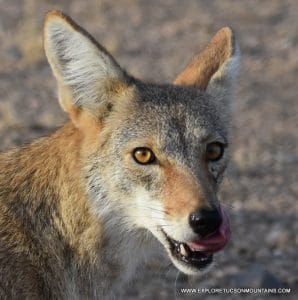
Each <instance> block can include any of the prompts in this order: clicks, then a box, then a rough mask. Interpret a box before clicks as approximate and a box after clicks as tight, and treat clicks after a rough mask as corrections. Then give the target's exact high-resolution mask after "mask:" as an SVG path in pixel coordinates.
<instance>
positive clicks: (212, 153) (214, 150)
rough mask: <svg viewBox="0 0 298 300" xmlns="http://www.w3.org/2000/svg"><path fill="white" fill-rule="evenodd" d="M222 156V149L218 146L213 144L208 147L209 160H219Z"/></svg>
mask: <svg viewBox="0 0 298 300" xmlns="http://www.w3.org/2000/svg"><path fill="white" fill-rule="evenodd" d="M221 155H222V147H221V146H220V145H218V144H212V145H210V146H209V147H208V158H209V159H211V160H215V159H219V158H220V157H221Z"/></svg>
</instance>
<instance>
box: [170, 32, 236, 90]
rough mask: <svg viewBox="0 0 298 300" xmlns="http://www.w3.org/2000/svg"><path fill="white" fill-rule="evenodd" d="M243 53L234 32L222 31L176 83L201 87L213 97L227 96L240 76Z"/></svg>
mask: <svg viewBox="0 0 298 300" xmlns="http://www.w3.org/2000/svg"><path fill="white" fill-rule="evenodd" d="M239 58H240V51H239V48H238V45H237V43H236V40H235V36H234V34H233V31H232V30H231V28H229V27H225V28H222V29H221V30H219V31H218V32H217V33H216V35H215V36H214V37H213V38H212V40H211V41H210V42H209V44H208V45H207V47H206V48H205V49H204V50H203V51H202V52H201V53H199V54H198V55H196V56H195V57H194V58H193V59H192V61H191V62H190V63H189V64H188V65H187V66H186V68H185V69H184V70H183V71H182V72H181V73H180V74H179V75H178V76H177V78H176V79H175V82H174V83H175V84H178V85H186V86H193V87H198V88H200V89H203V90H207V91H208V92H209V93H210V94H217V95H218V94H219V95H220V96H222V95H225V94H227V93H228V92H229V91H230V89H231V85H232V83H233V81H234V78H235V77H236V76H237V74H238V72H237V71H238V66H239Z"/></svg>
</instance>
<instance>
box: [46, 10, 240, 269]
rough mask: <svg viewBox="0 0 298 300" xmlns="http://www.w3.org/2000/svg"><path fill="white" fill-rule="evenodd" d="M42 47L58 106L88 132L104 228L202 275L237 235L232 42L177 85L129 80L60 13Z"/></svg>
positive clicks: (216, 43) (224, 41) (235, 54)
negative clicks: (230, 177) (144, 237)
mask: <svg viewBox="0 0 298 300" xmlns="http://www.w3.org/2000/svg"><path fill="white" fill-rule="evenodd" d="M44 41H45V50H46V54H47V57H48V60H49V63H50V65H51V67H52V70H53V73H54V75H55V77H56V78H57V81H58V87H59V100H60V104H61V106H62V108H63V109H64V110H65V111H66V112H67V113H68V114H69V116H70V119H71V121H72V122H73V124H74V126H75V127H76V128H77V130H78V131H80V132H81V137H82V147H81V149H80V151H81V153H82V154H81V156H82V158H81V162H78V163H80V164H81V165H82V174H83V178H82V181H83V182H84V186H85V189H86V192H87V193H88V195H89V197H90V206H92V207H93V208H94V211H95V212H96V213H97V214H98V218H101V219H102V220H103V221H102V222H103V226H106V227H107V230H110V231H118V232H120V233H124V232H127V231H128V232H132V231H135V230H139V229H141V230H142V231H144V229H145V231H146V232H151V233H152V234H153V235H154V236H155V237H156V238H157V239H158V240H159V241H160V243H161V244H162V245H163V246H164V248H165V249H166V251H167V253H168V255H169V257H170V258H171V260H172V261H173V263H174V264H175V265H176V266H177V268H178V269H180V270H181V271H183V272H185V273H187V274H199V273H200V272H201V271H202V270H204V269H206V268H207V266H209V265H210V264H211V262H212V255H213V253H214V252H216V251H218V250H220V249H222V248H223V247H224V246H225V244H226V243H227V241H228V239H229V235H230V228H229V220H228V217H227V213H226V211H225V210H224V209H223V207H222V206H221V205H220V204H219V201H218V199H217V191H218V187H219V184H220V182H221V180H222V177H223V174H224V171H225V169H226V166H227V163H228V159H229V154H228V151H229V141H228V127H229V120H230V116H229V102H230V98H231V97H232V90H233V83H234V80H235V77H236V75H237V67H238V60H239V49H238V47H237V43H236V41H235V38H234V35H233V32H232V31H231V29H230V28H223V29H221V30H220V31H218V32H217V33H216V35H215V36H214V37H213V39H212V40H211V41H210V43H209V44H208V46H207V47H206V48H205V49H204V50H203V51H202V52H201V53H199V54H198V55H197V56H195V57H194V58H193V59H192V61H191V62H190V64H189V65H187V66H186V68H185V69H184V70H183V71H182V73H180V74H179V75H178V77H177V78H176V79H175V81H174V84H156V83H154V84H153V83H145V82H142V81H140V80H138V79H135V78H133V77H132V76H130V75H128V74H127V73H126V72H125V71H124V70H123V69H122V68H121V67H120V66H119V64H118V63H117V62H116V61H115V60H114V58H113V57H112V56H111V55H110V54H109V53H108V52H107V50H105V49H104V48H103V47H102V46H101V45H99V44H98V43H97V42H96V41H95V40H94V38H93V37H91V36H90V35H89V34H88V33H87V32H86V31H85V30H83V29H82V28H81V27H79V26H78V25H77V24H75V23H74V22H73V21H72V20H71V19H70V18H69V17H67V16H65V15H64V14H62V13H60V12H57V11H52V12H50V13H48V15H47V17H46V21H45V38H44ZM113 220H114V221H113ZM132 234H133V233H132ZM120 236H121V235H120ZM123 238H124V237H123Z"/></svg>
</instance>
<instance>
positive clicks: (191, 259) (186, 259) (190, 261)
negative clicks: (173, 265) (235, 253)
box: [163, 231, 213, 269]
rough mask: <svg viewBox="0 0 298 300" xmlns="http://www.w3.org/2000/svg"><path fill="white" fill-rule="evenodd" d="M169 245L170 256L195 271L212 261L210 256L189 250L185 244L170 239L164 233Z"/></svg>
mask: <svg viewBox="0 0 298 300" xmlns="http://www.w3.org/2000/svg"><path fill="white" fill-rule="evenodd" d="M163 233H164V234H165V236H166V238H167V241H168V242H169V245H170V250H171V253H172V255H173V256H174V257H175V258H176V259H177V260H178V261H180V262H183V263H185V264H187V265H189V266H191V267H195V268H196V269H204V268H206V267H207V266H208V265H209V264H210V263H211V262H212V259H213V255H212V254H208V253H206V252H203V251H196V250H194V249H191V248H190V247H189V246H188V245H187V244H186V243H182V242H178V241H176V240H174V239H172V238H170V237H169V236H168V235H167V234H166V233H165V232H164V231H163Z"/></svg>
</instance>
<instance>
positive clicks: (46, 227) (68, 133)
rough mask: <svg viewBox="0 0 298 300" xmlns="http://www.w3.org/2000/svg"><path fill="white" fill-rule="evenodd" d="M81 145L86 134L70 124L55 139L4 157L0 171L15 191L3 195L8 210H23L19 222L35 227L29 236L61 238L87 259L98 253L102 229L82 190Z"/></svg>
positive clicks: (35, 143) (12, 152)
mask: <svg viewBox="0 0 298 300" xmlns="http://www.w3.org/2000/svg"><path fill="white" fill-rule="evenodd" d="M81 140H82V136H81V134H80V132H79V131H78V130H77V129H76V128H75V127H74V126H73V125H72V124H71V123H70V122H69V123H66V124H65V125H64V126H63V127H62V128H61V129H59V130H58V131H57V132H55V133H54V134H53V135H51V136H50V137H47V138H42V139H39V140H37V141H36V142H34V143H32V144H30V145H28V146H25V147H23V148H19V149H16V150H12V151H10V152H7V153H3V154H1V155H0V167H1V169H2V170H5V171H3V172H1V174H0V177H3V178H0V179H1V182H2V183H4V186H6V187H7V186H9V187H10V188H9V189H6V195H3V196H4V197H3V198H6V199H7V202H8V203H7V206H9V207H11V209H12V210H13V209H14V207H18V210H17V211H18V212H19V213H20V214H19V216H16V219H18V218H20V220H16V222H21V223H23V224H24V226H26V224H28V223H27V221H29V224H32V226H30V228H24V230H25V231H28V230H32V231H34V233H32V234H37V235H38V236H39V237H43V235H45V234H47V235H49V234H55V235H59V236H60V235H61V236H63V239H66V240H67V243H69V245H70V246H71V247H72V248H74V249H76V252H77V253H78V254H80V255H83V253H85V254H87V252H89V254H90V251H91V249H92V252H95V251H96V247H97V246H96V243H97V241H98V240H99V238H100V224H99V222H98V220H96V218H95V216H94V214H93V213H92V211H91V208H90V207H89V206H88V204H87V196H86V194H85V192H84V190H83V188H82V182H81V177H82V172H81V165H80V162H81V159H80V148H81V147H80V142H81ZM0 196H1V195H0ZM22 218H26V219H28V220H24V219H23V220H22ZM54 231H55V233H54ZM30 234H31V233H30ZM44 238H46V237H44ZM47 239H50V237H48V238H47ZM91 244H92V245H91Z"/></svg>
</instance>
